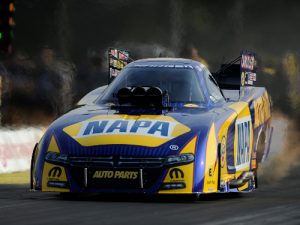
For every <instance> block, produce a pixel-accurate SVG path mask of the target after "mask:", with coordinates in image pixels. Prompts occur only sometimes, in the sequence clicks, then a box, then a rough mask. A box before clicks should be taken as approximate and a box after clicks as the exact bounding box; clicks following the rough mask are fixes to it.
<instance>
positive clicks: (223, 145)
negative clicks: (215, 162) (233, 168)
mask: <svg viewBox="0 0 300 225" xmlns="http://www.w3.org/2000/svg"><path fill="white" fill-rule="evenodd" d="M225 151H226V138H225V137H223V138H222V141H221V149H220V153H221V160H220V161H221V162H220V164H221V168H223V167H224V165H225Z"/></svg>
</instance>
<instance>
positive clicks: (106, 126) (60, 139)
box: [45, 106, 215, 156]
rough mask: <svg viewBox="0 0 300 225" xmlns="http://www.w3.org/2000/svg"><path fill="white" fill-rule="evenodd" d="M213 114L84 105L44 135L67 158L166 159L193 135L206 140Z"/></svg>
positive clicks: (188, 109)
mask: <svg viewBox="0 0 300 225" xmlns="http://www.w3.org/2000/svg"><path fill="white" fill-rule="evenodd" d="M214 117H215V113H213V112H212V111H209V110H207V109H205V108H181V109H176V110H171V111H164V112H160V113H158V112H155V113H153V112H151V113H149V112H145V111H143V112H142V113H141V112H136V111H135V112H132V111H128V112H127V113H125V112H120V110H112V109H110V108H105V107H100V106H97V107H95V106H94V107H91V106H85V107H82V108H79V109H76V110H73V111H71V112H69V113H67V114H65V115H64V116H62V117H60V118H59V119H57V120H56V121H55V122H54V123H53V124H52V125H51V126H50V127H49V129H48V131H47V132H46V135H45V136H46V137H45V138H46V139H48V140H50V139H51V137H53V136H54V138H55V140H56V142H57V144H58V147H59V149H60V152H61V153H63V154H68V155H75V156H78V155H85V156H88V155H93V156H95V155H103V156H106V155H124V156H166V155H174V154H179V152H180V150H181V149H182V148H183V147H184V146H185V145H186V144H187V143H188V142H189V141H190V140H191V139H192V138H193V137H195V136H198V137H199V138H202V139H203V140H204V139H205V138H206V136H207V133H208V130H209V128H210V127H211V124H212V122H213V120H214Z"/></svg>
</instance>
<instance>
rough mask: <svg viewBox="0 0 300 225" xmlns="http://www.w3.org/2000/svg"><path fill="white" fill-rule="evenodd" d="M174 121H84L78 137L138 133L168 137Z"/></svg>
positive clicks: (174, 124)
mask: <svg viewBox="0 0 300 225" xmlns="http://www.w3.org/2000/svg"><path fill="white" fill-rule="evenodd" d="M175 126H176V123H174V122H166V121H158V120H97V121H86V122H84V124H83V126H82V128H81V130H80V132H79V135H78V137H85V136H93V135H109V134H119V135H121V134H127V135H128V134H132V135H134V134H138V135H147V136H156V137H166V138H170V137H171V134H172V131H173V130H174V127H175Z"/></svg>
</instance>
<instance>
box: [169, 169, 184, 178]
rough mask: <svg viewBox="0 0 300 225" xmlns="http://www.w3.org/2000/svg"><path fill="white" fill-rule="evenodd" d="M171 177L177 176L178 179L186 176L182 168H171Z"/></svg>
mask: <svg viewBox="0 0 300 225" xmlns="http://www.w3.org/2000/svg"><path fill="white" fill-rule="evenodd" d="M170 177H171V179H173V178H174V177H176V179H179V178H184V173H183V171H182V170H181V169H178V168H173V169H171V170H170Z"/></svg>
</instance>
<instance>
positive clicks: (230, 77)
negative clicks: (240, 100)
mask: <svg viewBox="0 0 300 225" xmlns="http://www.w3.org/2000/svg"><path fill="white" fill-rule="evenodd" d="M256 71H257V61H256V54H255V53H254V52H250V51H241V54H240V56H239V57H237V58H236V59H234V60H232V61H231V62H229V63H226V64H222V65H221V68H220V69H219V70H218V71H217V72H215V73H213V76H214V78H215V79H216V81H217V83H218V84H219V86H220V88H221V89H231V90H240V91H241V92H242V95H243V89H244V86H254V85H255V82H256Z"/></svg>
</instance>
